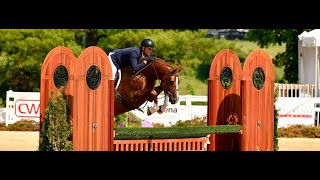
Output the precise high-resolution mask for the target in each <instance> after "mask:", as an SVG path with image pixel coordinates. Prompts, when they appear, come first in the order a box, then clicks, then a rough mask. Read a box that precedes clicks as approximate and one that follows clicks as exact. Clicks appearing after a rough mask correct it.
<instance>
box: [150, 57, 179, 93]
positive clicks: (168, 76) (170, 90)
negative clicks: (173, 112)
mask: <svg viewBox="0 0 320 180" xmlns="http://www.w3.org/2000/svg"><path fill="white" fill-rule="evenodd" d="M152 63H153V69H154V71H155V73H156V75H157V80H159V81H160V88H161V90H163V91H164V94H165V95H168V96H169V97H170V95H171V94H173V93H174V92H178V88H177V89H173V90H172V89H170V88H169V87H167V88H166V89H163V88H162V82H163V80H164V79H165V80H166V82H168V81H170V77H171V76H176V78H178V77H179V76H178V74H177V73H175V74H172V73H171V74H165V75H164V76H163V78H162V79H160V78H159V76H158V73H157V69H156V67H155V66H154V62H152ZM169 83H170V82H168V83H167V84H169ZM178 83H179V79H176V87H178Z"/></svg>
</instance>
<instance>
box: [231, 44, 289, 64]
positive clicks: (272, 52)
mask: <svg viewBox="0 0 320 180" xmlns="http://www.w3.org/2000/svg"><path fill="white" fill-rule="evenodd" d="M236 46H237V47H239V48H240V49H241V50H242V51H243V52H245V53H246V54H247V56H248V55H249V53H251V52H252V51H253V50H257V49H261V50H263V51H265V52H266V53H268V55H269V57H270V58H271V59H273V58H274V57H275V56H276V55H277V54H278V53H279V52H284V51H285V50H286V45H285V44H282V45H281V46H279V45H275V46H269V47H268V48H260V47H259V46H258V45H257V44H256V43H254V42H250V41H241V40H238V41H236Z"/></svg>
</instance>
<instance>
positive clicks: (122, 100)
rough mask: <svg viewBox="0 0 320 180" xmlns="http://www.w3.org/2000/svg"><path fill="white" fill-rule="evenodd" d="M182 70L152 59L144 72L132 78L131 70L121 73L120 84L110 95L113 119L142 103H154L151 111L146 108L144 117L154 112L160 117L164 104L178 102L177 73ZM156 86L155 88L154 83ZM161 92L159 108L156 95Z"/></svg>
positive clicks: (137, 107)
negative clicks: (112, 100) (161, 98)
mask: <svg viewBox="0 0 320 180" xmlns="http://www.w3.org/2000/svg"><path fill="white" fill-rule="evenodd" d="M181 70H182V67H178V68H173V67H171V66H170V65H169V64H168V63H167V62H165V61H164V60H162V59H160V58H157V57H156V58H155V59H154V60H153V61H151V62H149V63H148V64H147V65H146V66H145V67H144V68H142V69H141V70H140V71H138V72H137V73H135V74H134V71H133V69H132V67H131V66H128V67H126V68H124V69H122V70H121V80H120V84H119V86H118V88H117V89H116V90H115V91H114V94H115V98H114V116H117V115H120V114H123V113H125V112H128V111H130V110H134V109H138V110H140V108H139V107H140V106H141V105H142V104H143V103H145V102H146V101H150V102H152V101H153V102H154V106H153V107H152V108H148V111H147V114H148V115H151V114H153V113H155V112H158V113H160V114H161V113H163V112H164V111H165V108H166V106H167V105H168V101H170V103H171V104H175V103H177V102H178V101H179V95H178V84H179V82H180V81H179V78H178V73H179V72H180V71H181ZM157 80H159V81H160V85H159V86H158V87H155V85H156V81H157ZM162 91H164V104H163V105H162V106H159V104H158V95H159V94H160V93H161V92H162Z"/></svg>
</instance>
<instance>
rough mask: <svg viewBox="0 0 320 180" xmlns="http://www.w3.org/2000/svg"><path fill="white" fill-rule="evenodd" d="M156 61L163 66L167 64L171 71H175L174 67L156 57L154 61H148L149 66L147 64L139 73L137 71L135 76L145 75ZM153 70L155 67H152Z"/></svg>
mask: <svg viewBox="0 0 320 180" xmlns="http://www.w3.org/2000/svg"><path fill="white" fill-rule="evenodd" d="M154 61H158V62H160V63H162V64H165V66H167V67H169V68H170V69H173V67H172V66H171V65H170V64H169V63H167V62H166V61H165V60H163V59H160V58H158V57H155V59H154V60H153V61H148V64H146V65H145V66H144V67H143V68H142V69H140V70H139V71H137V72H136V73H135V74H134V75H133V76H136V75H137V74H140V73H143V72H145V71H148V69H149V68H150V66H151V65H152V63H154ZM152 68H153V67H152Z"/></svg>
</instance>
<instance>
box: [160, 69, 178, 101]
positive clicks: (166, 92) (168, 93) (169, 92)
mask: <svg viewBox="0 0 320 180" xmlns="http://www.w3.org/2000/svg"><path fill="white" fill-rule="evenodd" d="M171 76H176V78H178V77H179V76H178V74H166V75H165V76H164V77H163V79H165V80H166V81H167V82H168V81H170V77H171ZM161 82H162V81H161ZM161 82H160V87H161V89H162V86H161ZM168 83H170V82H168ZM168 83H167V84H168ZM178 83H179V80H178V79H176V87H178ZM178 90H179V89H178V88H176V89H170V87H169V86H168V87H167V88H166V89H163V91H164V93H165V94H166V95H169V96H170V95H171V94H173V93H174V92H178Z"/></svg>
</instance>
